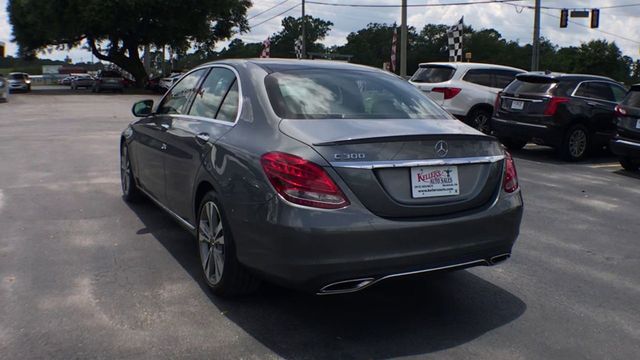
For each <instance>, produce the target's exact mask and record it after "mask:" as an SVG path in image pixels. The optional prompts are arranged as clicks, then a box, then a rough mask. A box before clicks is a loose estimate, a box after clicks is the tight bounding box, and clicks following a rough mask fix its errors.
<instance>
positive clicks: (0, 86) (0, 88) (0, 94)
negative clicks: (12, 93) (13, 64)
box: [0, 74, 9, 102]
mask: <svg viewBox="0 0 640 360" xmlns="http://www.w3.org/2000/svg"><path fill="white" fill-rule="evenodd" d="M8 100H9V82H8V81H7V79H5V78H4V75H2V74H0V102H7V101H8Z"/></svg>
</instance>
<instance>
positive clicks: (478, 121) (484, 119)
mask: <svg viewBox="0 0 640 360" xmlns="http://www.w3.org/2000/svg"><path fill="white" fill-rule="evenodd" d="M473 123H474V125H475V127H476V129H478V130H480V131H482V132H483V133H485V134H486V133H487V132H488V131H489V117H488V116H487V115H486V114H484V113H478V115H476V117H475V119H473Z"/></svg>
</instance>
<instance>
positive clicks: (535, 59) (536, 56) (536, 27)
mask: <svg viewBox="0 0 640 360" xmlns="http://www.w3.org/2000/svg"><path fill="white" fill-rule="evenodd" d="M534 13H535V14H534V18H533V53H532V54H531V71H538V70H539V66H540V0H536V5H535V11H534Z"/></svg>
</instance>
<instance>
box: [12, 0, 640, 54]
mask: <svg viewBox="0 0 640 360" xmlns="http://www.w3.org/2000/svg"><path fill="white" fill-rule="evenodd" d="M298 1H299V0H290V1H288V2H286V3H284V4H282V5H280V6H278V7H276V8H274V9H272V10H270V11H267V12H265V13H264V14H261V15H260V16H257V17H255V18H254V19H251V20H250V21H249V23H250V24H258V23H260V22H262V21H264V20H266V19H268V18H270V17H272V16H274V15H276V14H278V13H279V12H282V11H284V10H286V9H287V8H289V7H291V6H293V5H295V4H296V2H298ZM323 1H324V2H332V3H343V4H344V3H360V4H370V3H371V2H370V1H365V0H323ZM453 1H454V0H409V4H424V3H443V4H446V3H450V2H453ZM455 1H460V0H455ZM465 1H473V0H465ZM629 1H630V0H629ZM629 1H626V2H625V3H632V2H629ZM280 2H282V0H254V6H253V8H251V9H250V10H249V17H251V16H253V15H255V14H258V13H259V12H261V11H264V10H266V9H268V8H270V7H271V6H274V5H276V4H278V3H280ZM399 2H400V1H399V0H376V1H375V3H376V4H391V5H397V4H398V3H399ZM6 4H7V0H0V41H5V42H7V43H8V53H9V54H14V53H15V51H16V50H17V46H16V45H15V44H13V43H10V42H9V40H10V38H11V27H10V25H9V22H8V16H7V14H6V11H5V8H6ZM522 4H526V5H532V4H533V0H525V1H522ZM620 4H621V1H620V0H545V1H544V2H543V6H549V7H567V8H571V7H576V8H578V7H579V8H591V7H592V6H599V7H602V8H604V7H606V6H611V5H620ZM300 10H301V9H300V7H297V8H295V9H293V10H291V11H289V12H287V13H286V14H283V15H281V16H278V17H276V18H274V19H272V20H271V21H269V22H266V23H264V24H262V25H259V26H257V27H255V29H252V31H251V32H249V33H247V34H242V35H240V36H239V37H240V38H242V39H243V40H244V41H246V42H261V41H263V40H264V39H265V38H267V37H268V36H269V35H271V34H273V33H275V32H277V31H279V30H280V21H281V20H282V19H283V18H284V17H285V16H300ZM306 10H307V14H309V15H312V16H314V17H319V18H322V19H325V20H330V21H332V22H333V23H334V27H333V30H332V31H331V33H330V34H329V36H328V37H327V38H326V39H325V44H326V45H339V44H344V43H345V42H346V35H348V34H349V33H350V32H352V31H356V30H358V29H361V28H363V27H365V26H366V25H367V24H368V23H371V22H381V23H382V22H384V23H393V22H396V23H400V8H351V7H335V6H324V5H319V4H309V3H307V6H306ZM518 11H520V12H518ZM543 12H544V13H545V14H543V15H542V17H541V35H542V36H544V37H546V38H548V39H550V40H551V41H552V42H554V43H556V44H558V45H561V46H579V45H580V43H582V42H587V41H589V40H593V39H606V40H608V41H615V42H616V44H617V45H618V46H619V47H620V49H621V50H622V51H623V53H624V54H625V55H628V56H631V57H633V58H638V57H639V55H640V54H639V53H638V50H639V48H640V43H638V41H640V38H638V37H637V34H640V21H638V19H639V18H640V6H638V7H626V8H615V9H602V10H601V15H600V29H599V30H595V29H589V28H585V27H581V26H578V25H576V24H569V27H568V28H566V29H560V28H559V26H558V23H559V20H558V19H557V18H556V17H553V16H558V15H559V13H560V11H559V10H543ZM463 15H464V19H465V23H466V24H467V25H471V26H473V28H474V29H482V28H495V29H496V30H498V31H499V32H500V33H501V34H502V36H503V37H505V38H506V39H508V40H515V41H518V42H519V43H520V44H526V43H530V42H531V38H532V34H531V33H532V28H533V10H530V9H523V8H516V7H514V6H511V5H507V4H478V5H471V6H444V7H428V8H425V7H411V8H409V10H408V24H409V25H410V26H414V27H416V28H417V29H421V28H422V27H423V26H424V25H425V24H427V23H438V24H440V23H441V24H453V23H454V22H455V21H457V20H458V19H459V18H460V17H461V16H463ZM552 15H553V16H552ZM573 21H575V22H578V23H581V24H583V25H586V26H588V25H589V23H588V19H573ZM604 32H606V33H604ZM607 33H609V34H607ZM610 34H616V35H618V36H622V37H625V38H628V39H631V40H635V41H629V40H625V39H622V38H620V37H616V36H613V35H610ZM227 43H228V42H221V43H219V45H218V47H219V48H222V47H223V46H225V45H226V44H227ZM67 54H69V56H71V58H73V59H74V60H75V61H79V60H81V59H83V60H85V61H87V60H89V59H90V57H91V54H90V53H89V52H88V51H86V50H82V49H74V50H72V51H70V52H66V51H54V52H53V53H51V54H50V55H48V56H47V57H51V58H56V59H62V58H64V57H65V56H66V55H67Z"/></svg>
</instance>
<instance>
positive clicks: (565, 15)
mask: <svg viewBox="0 0 640 360" xmlns="http://www.w3.org/2000/svg"><path fill="white" fill-rule="evenodd" d="M568 24H569V9H562V10H560V27H561V28H566V27H567V25H568Z"/></svg>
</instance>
